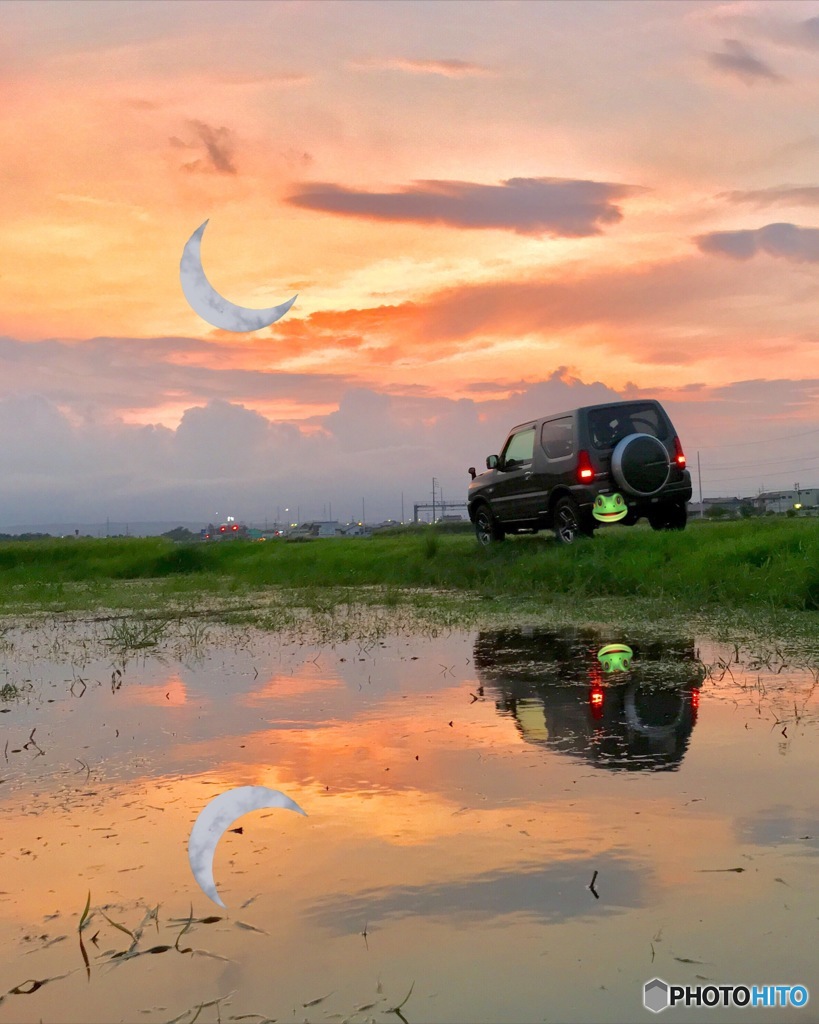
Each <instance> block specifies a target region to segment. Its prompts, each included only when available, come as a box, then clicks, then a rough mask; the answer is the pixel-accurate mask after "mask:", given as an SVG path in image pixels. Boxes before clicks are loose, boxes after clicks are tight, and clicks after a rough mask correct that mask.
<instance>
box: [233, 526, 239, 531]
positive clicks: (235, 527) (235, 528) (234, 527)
mask: <svg viewBox="0 0 819 1024" xmlns="http://www.w3.org/2000/svg"><path fill="white" fill-rule="evenodd" d="M231 529H232V530H238V529H239V527H238V526H232V527H231Z"/></svg>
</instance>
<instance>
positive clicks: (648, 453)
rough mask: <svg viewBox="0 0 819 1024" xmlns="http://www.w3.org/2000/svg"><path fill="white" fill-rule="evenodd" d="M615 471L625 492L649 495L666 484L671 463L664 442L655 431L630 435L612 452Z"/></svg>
mask: <svg viewBox="0 0 819 1024" xmlns="http://www.w3.org/2000/svg"><path fill="white" fill-rule="evenodd" d="M611 471H612V473H613V475H614V479H615V480H616V481H617V484H618V486H620V487H622V489H623V490H624V491H627V492H628V493H629V494H634V495H636V496H637V497H638V498H648V497H651V495H652V494H657V492H658V491H661V490H662V489H663V487H665V485H666V481H667V480H668V477H669V474H670V472H671V465H670V462H669V458H668V452H667V451H666V450H665V445H664V444H663V442H662V441H660V440H658V439H657V438H656V437H652V436H651V434H629V435H628V437H624V438H623V440H622V441H619V442H618V444H617V447H616V448H615V449H614V451H613V452H612V453H611Z"/></svg>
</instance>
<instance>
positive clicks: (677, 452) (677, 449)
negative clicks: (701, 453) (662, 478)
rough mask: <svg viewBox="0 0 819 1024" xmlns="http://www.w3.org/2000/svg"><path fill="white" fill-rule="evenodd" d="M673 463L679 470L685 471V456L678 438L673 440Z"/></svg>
mask: <svg viewBox="0 0 819 1024" xmlns="http://www.w3.org/2000/svg"><path fill="white" fill-rule="evenodd" d="M674 461H675V462H676V463H677V465H678V466H679V467H680V469H685V454H684V452H683V450H682V445H681V444H680V439H679V438H678V437H675V438H674Z"/></svg>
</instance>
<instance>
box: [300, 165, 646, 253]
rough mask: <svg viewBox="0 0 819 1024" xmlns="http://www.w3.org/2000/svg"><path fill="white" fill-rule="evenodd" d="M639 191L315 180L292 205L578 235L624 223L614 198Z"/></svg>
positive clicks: (569, 183)
mask: <svg viewBox="0 0 819 1024" xmlns="http://www.w3.org/2000/svg"><path fill="white" fill-rule="evenodd" d="M642 191H645V190H644V189H642V188H639V187H637V186H633V185H621V184H615V183H612V182H605V181H583V180H574V179H570V178H509V179H507V180H506V181H503V182H502V183H501V184H500V185H482V184H478V183H476V182H469V181H437V180H429V181H417V182H415V183H414V184H413V185H410V186H407V187H406V188H403V189H401V190H400V191H399V192H365V191H358V190H356V189H350V188H345V187H343V186H342V185H335V184H333V183H321V182H315V183H313V184H308V185H304V186H302V187H301V188H300V189H299V190H298V191H297V192H295V193H294V194H293V195H291V196H289V197H288V199H287V202H289V203H290V204H292V205H293V206H299V207H303V208H304V209H307V210H320V211H322V212H325V213H335V214H340V215H342V216H348V217H369V218H372V219H374V220H392V221H414V222H416V223H419V224H446V225H448V226H449V227H456V228H499V229H501V230H504V231H515V232H516V233H517V234H521V235H553V236H559V237H564V238H581V237H584V236H587V235H597V234H600V232H601V229H602V226H603V225H608V224H616V223H618V222H619V221H620V220H622V218H623V214H622V212H621V211H620V208H619V206H617V205H616V202H617V200H620V199H625V198H627V197H629V196H633V195H636V194H637V193H639V192H642Z"/></svg>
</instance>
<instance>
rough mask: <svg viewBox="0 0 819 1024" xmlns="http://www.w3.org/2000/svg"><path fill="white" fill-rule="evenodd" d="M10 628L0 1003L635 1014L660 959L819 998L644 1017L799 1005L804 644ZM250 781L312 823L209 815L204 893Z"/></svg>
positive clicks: (215, 1011)
mask: <svg viewBox="0 0 819 1024" xmlns="http://www.w3.org/2000/svg"><path fill="white" fill-rule="evenodd" d="M612 642H618V643H624V644H628V645H630V646H631V648H632V652H633V657H632V659H631V660H630V663H629V665H628V669H627V671H625V672H620V671H612V672H606V671H605V669H604V666H603V665H602V663H601V661H600V660H599V659H598V651H599V649H600V648H601V647H602V646H603V645H604V644H607V643H612ZM2 644H3V668H2V673H1V674H0V814H1V815H2V817H1V818H0V823H1V824H0V944H1V946H2V949H3V951H4V955H3V957H2V958H1V959H0V1022H4V1021H41V1020H42V1021H46V1022H68V1021H72V1022H73V1021H89V1022H96V1021H102V1022H105V1021H145V1022H153V1021H159V1022H161V1021H166V1022H169V1021H176V1022H186V1024H192V1022H193V1021H194V1020H198V1021H200V1022H206V1021H216V1020H221V1021H225V1022H227V1021H239V1020H242V1021H251V1022H252V1021H263V1020H277V1021H303V1020H308V1021H344V1020H350V1021H356V1022H364V1021H367V1020H376V1021H396V1022H397V1021H398V1020H406V1021H408V1022H411V1024H419V1022H424V1021H436V1022H437V1021H440V1022H450V1021H452V1022H455V1021H510V1022H512V1021H527V1022H528V1021H554V1022H560V1021H573V1022H575V1021H576V1022H581V1021H631V1020H639V1019H654V1018H653V1016H652V1015H651V1014H649V1013H648V1012H647V1011H646V1010H644V1009H643V1005H642V997H643V986H644V984H645V983H646V982H647V981H649V980H650V979H652V978H655V977H658V978H661V979H664V980H665V981H666V982H668V983H669V984H671V985H696V984H699V983H701V984H709V983H710V984H714V985H719V984H730V983H734V984H748V985H752V984H757V985H763V984H771V985H805V986H807V987H808V988H809V989H811V990H812V991H811V996H812V1002H811V1003H809V1004H808V1005H807V1006H806V1007H804V1008H802V1009H793V1008H790V1009H779V1008H777V1009H775V1010H774V1009H767V1010H766V1009H759V1010H756V1011H752V1010H750V1009H744V1010H743V1009H736V1008H728V1009H724V1008H715V1009H707V1008H699V1009H689V1010H687V1009H685V1008H680V1007H675V1008H673V1009H670V1010H669V1011H668V1013H667V1017H664V1018H663V1019H668V1020H697V1021H717V1020H719V1021H743V1020H760V1021H769V1020H780V1019H782V1020H791V1019H793V1020H796V1019H798V1020H800V1021H814V1022H815V1021H819V969H817V955H816V948H817V939H818V938H819V887H817V868H818V867H819V856H818V855H819V793H818V792H817V779H819V682H818V681H817V680H818V679H819V672H818V671H817V666H816V664H815V663H814V664H810V663H809V661H810V659H807V661H804V660H803V663H801V664H789V663H788V662H787V661H786V660H784V659H783V658H777V657H773V658H767V659H766V660H765V663H763V662H762V661H761V660H759V659H756V660H754V658H753V657H752V655H751V652H750V651H748V650H745V649H743V648H741V647H734V646H725V645H720V644H716V643H713V642H709V641H708V640H706V639H704V638H703V637H701V636H695V635H681V636H679V637H678V638H677V639H675V640H673V641H668V642H662V643H661V642H648V641H646V640H645V639H644V638H640V637H632V636H628V635H620V636H603V635H599V634H596V633H594V632H593V631H592V630H572V629H568V628H564V629H560V630H556V629H546V628H543V627H542V626H531V627H528V628H520V629H510V628H506V629H503V630H489V629H484V630H477V629H476V630H468V631H456V632H451V633H447V635H445V636H440V635H439V636H431V635H428V636H412V635H407V634H406V633H403V634H397V635H390V634H388V635H386V636H385V637H384V638H383V639H380V640H371V641H368V642H360V641H350V642H346V643H336V644H323V645H315V646H314V645H310V644H307V643H304V642H299V641H298V640H295V639H293V640H287V639H285V638H282V637H279V636H275V635H270V634H265V633H262V632H260V631H256V630H250V629H242V628H238V627H236V628H231V627H226V626H218V627H211V628H210V629H209V631H208V633H207V635H205V634H204V632H203V631H200V630H199V629H195V628H192V630H191V631H190V632H189V633H186V634H184V635H183V636H180V637H177V638H176V639H175V640H174V641H173V642H171V640H170V639H169V638H167V637H164V636H163V637H160V636H154V637H152V636H151V635H150V633H149V632H143V633H141V634H139V633H138V632H134V633H131V634H130V635H128V634H126V633H124V632H123V628H122V627H119V629H114V628H113V627H112V626H111V624H106V623H80V624H76V625H74V626H69V625H66V626H64V627H62V628H61V629H59V630H55V629H54V628H53V627H47V626H45V625H43V626H40V627H31V628H17V629H9V630H7V631H6V633H5V634H4V635H3V638H2ZM244 786H265V787H270V788H272V789H274V790H279V791H281V792H282V793H284V794H286V796H287V797H289V798H290V799H292V800H293V801H295V802H296V803H297V804H298V805H299V807H300V808H302V809H303V810H304V812H305V816H302V815H300V814H294V813H291V812H289V811H288V810H285V809H281V808H268V809H265V810H258V811H253V812H251V813H249V814H246V815H244V816H242V817H240V818H238V819H237V820H235V821H232V822H229V823H227V825H226V828H227V830H226V831H225V832H224V835H223V836H222V838H221V840H220V841H219V842H218V846H217V847H216V851H215V856H214V858H213V876H214V879H215V883H216V887H217V889H218V892H219V895H220V896H221V899H222V900H223V901H224V903H225V907H224V908H223V907H221V906H219V905H218V904H217V903H215V902H213V901H212V900H210V899H209V898H208V897H207V896H206V895H205V894H204V893H203V891H202V890H201V889H200V887H199V886H198V884H197V882H196V880H195V879H194V876H193V873H192V870H191V866H190V863H189V860H188V840H189V836H190V834H191V829H192V827H193V824H194V822H195V821H196V819H197V817H198V815H199V814H200V812H201V811H202V809H203V808H204V807H205V805H206V804H207V803H208V801H210V800H212V799H213V798H214V797H217V796H218V795H220V794H222V793H224V792H226V791H228V790H231V789H233V788H235V787H244ZM228 826H229V827H228Z"/></svg>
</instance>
